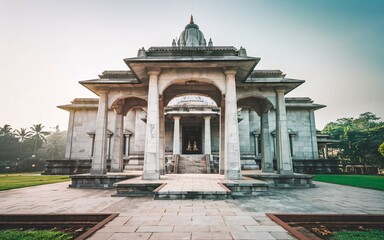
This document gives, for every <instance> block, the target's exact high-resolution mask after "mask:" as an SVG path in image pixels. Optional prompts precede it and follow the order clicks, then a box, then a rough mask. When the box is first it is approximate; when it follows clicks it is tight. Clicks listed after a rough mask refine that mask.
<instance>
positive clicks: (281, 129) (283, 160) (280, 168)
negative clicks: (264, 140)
mask: <svg viewBox="0 0 384 240" xmlns="http://www.w3.org/2000/svg"><path fill="white" fill-rule="evenodd" d="M284 93H285V88H277V89H276V155H277V156H276V158H277V173H279V174H293V167H292V157H291V154H290V148H289V136H288V128H287V113H286V109H285V99H284Z"/></svg>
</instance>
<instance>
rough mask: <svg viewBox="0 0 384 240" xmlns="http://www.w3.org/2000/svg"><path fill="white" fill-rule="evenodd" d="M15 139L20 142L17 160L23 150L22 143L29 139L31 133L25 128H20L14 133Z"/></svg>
mask: <svg viewBox="0 0 384 240" xmlns="http://www.w3.org/2000/svg"><path fill="white" fill-rule="evenodd" d="M14 132H15V137H16V138H18V139H19V142H20V153H19V158H21V151H22V149H23V143H24V141H25V140H27V139H28V138H30V137H31V135H32V132H31V131H27V129H26V128H20V131H19V130H18V129H16V130H15V131H14Z"/></svg>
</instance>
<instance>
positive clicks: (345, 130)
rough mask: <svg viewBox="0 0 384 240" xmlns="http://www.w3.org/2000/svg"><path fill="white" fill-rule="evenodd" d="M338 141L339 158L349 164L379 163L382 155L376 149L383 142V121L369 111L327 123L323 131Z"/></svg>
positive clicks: (382, 160)
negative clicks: (355, 116) (354, 116)
mask: <svg viewBox="0 0 384 240" xmlns="http://www.w3.org/2000/svg"><path fill="white" fill-rule="evenodd" d="M322 132H323V133H324V134H328V135H329V136H330V137H331V138H332V139H336V140H339V141H340V143H337V144H335V145H334V146H335V147H337V148H339V149H340V158H341V159H343V160H349V161H350V163H351V164H380V163H383V162H384V157H383V155H381V154H380V152H379V151H378V149H379V146H380V145H381V144H382V143H383V142H384V122H382V121H380V118H379V117H377V116H376V115H375V114H373V113H371V112H366V113H362V114H360V116H359V117H358V118H340V119H337V120H336V122H330V123H328V124H327V125H326V126H325V127H324V129H323V131H322Z"/></svg>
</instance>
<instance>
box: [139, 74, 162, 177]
mask: <svg viewBox="0 0 384 240" xmlns="http://www.w3.org/2000/svg"><path fill="white" fill-rule="evenodd" d="M159 74H160V69H151V70H149V71H148V75H149V86H148V106H147V126H146V132H145V150H144V166H143V179H144V180H156V179H160V169H159V168H160V165H159V142H160V141H159V89H158V76H159Z"/></svg>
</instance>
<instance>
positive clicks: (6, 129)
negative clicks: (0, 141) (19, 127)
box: [0, 124, 12, 136]
mask: <svg viewBox="0 0 384 240" xmlns="http://www.w3.org/2000/svg"><path fill="white" fill-rule="evenodd" d="M7 135H9V136H10V135H12V128H11V125H9V124H4V126H3V127H0V136H7Z"/></svg>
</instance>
